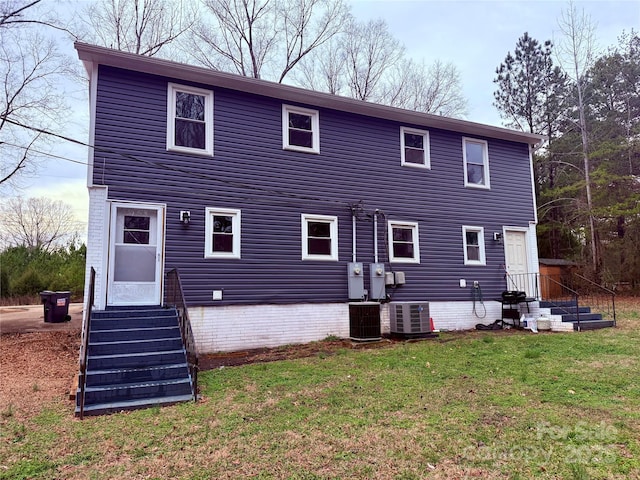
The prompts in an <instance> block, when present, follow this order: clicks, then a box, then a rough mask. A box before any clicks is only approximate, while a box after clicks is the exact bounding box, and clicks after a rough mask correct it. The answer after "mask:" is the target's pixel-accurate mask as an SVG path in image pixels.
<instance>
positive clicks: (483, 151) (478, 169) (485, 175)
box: [462, 138, 490, 188]
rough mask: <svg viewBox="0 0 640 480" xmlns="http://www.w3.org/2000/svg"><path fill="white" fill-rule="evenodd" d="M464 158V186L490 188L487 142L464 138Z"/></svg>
mask: <svg viewBox="0 0 640 480" xmlns="http://www.w3.org/2000/svg"><path fill="white" fill-rule="evenodd" d="M462 156H463V159H464V186H465V187H474V188H490V184H489V149H488V146H487V142H486V141H484V140H477V139H475V138H463V139H462Z"/></svg>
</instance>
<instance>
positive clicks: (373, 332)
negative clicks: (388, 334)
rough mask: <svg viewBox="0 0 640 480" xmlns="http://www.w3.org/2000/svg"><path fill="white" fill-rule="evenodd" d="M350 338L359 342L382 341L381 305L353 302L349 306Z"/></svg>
mask: <svg viewBox="0 0 640 480" xmlns="http://www.w3.org/2000/svg"><path fill="white" fill-rule="evenodd" d="M349 337H350V338H351V340H355V341H359V342H370V341H373V340H380V338H382V335H381V333H380V304H379V303H377V302H353V303H350V304H349Z"/></svg>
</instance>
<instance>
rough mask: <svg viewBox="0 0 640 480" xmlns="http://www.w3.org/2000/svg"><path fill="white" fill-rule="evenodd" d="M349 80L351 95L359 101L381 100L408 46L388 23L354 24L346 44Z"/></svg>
mask: <svg viewBox="0 0 640 480" xmlns="http://www.w3.org/2000/svg"><path fill="white" fill-rule="evenodd" d="M345 50H346V77H347V81H348V86H349V90H350V94H351V96H352V97H353V98H357V99H358V100H372V101H381V100H382V97H383V87H382V82H383V80H384V75H385V73H386V72H388V71H389V69H391V68H393V67H394V66H395V65H397V64H398V63H399V62H400V61H401V60H402V58H403V56H404V47H403V46H402V44H401V43H400V42H399V41H398V40H397V39H396V38H395V37H394V36H393V35H392V34H391V33H390V32H389V28H388V26H387V24H386V22H385V21H384V20H371V21H369V22H368V23H366V24H359V23H357V22H355V21H354V22H352V24H351V28H350V29H349V32H348V34H347V40H346V42H345Z"/></svg>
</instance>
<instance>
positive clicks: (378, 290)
mask: <svg viewBox="0 0 640 480" xmlns="http://www.w3.org/2000/svg"><path fill="white" fill-rule="evenodd" d="M369 277H370V284H369V298H370V299H371V300H384V299H385V297H386V295H387V292H386V290H385V274H384V263H371V264H369Z"/></svg>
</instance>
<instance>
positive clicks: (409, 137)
mask: <svg viewBox="0 0 640 480" xmlns="http://www.w3.org/2000/svg"><path fill="white" fill-rule="evenodd" d="M423 142H424V137H423V136H422V135H414V134H412V133H405V134H404V146H405V147H413V148H418V149H420V150H422V149H424V143H423Z"/></svg>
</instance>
